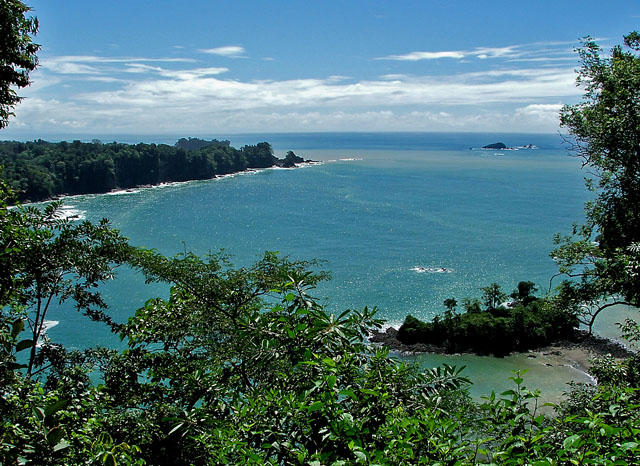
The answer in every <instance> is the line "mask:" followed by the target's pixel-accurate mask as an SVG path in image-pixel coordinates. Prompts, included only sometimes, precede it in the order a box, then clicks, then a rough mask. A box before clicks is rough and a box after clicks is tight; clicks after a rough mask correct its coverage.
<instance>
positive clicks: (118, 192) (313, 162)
mask: <svg viewBox="0 0 640 466" xmlns="http://www.w3.org/2000/svg"><path fill="white" fill-rule="evenodd" d="M324 163H325V162H323V161H318V160H305V161H304V162H299V163H296V164H295V165H294V166H292V167H283V166H280V165H272V166H271V167H264V168H247V169H245V170H241V171H237V172H232V173H226V174H224V175H214V176H213V177H212V178H201V179H193V180H183V181H162V182H160V183H157V184H143V185H138V186H132V187H130V188H119V187H116V188H114V189H112V190H110V191H104V192H96V193H77V194H65V193H62V194H57V195H55V196H52V197H50V198H48V199H42V200H39V201H31V200H25V201H24V202H18V203H16V204H12V205H10V206H8V207H9V208H14V207H16V206H17V205H18V204H19V205H33V204H42V203H46V202H53V201H66V200H70V199H71V200H72V199H74V198H76V197H81V196H117V195H126V194H135V193H138V192H140V191H142V190H147V189H158V188H165V187H171V186H179V185H183V184H187V183H197V182H207V181H220V180H223V179H226V178H234V177H236V176H242V175H253V174H256V173H261V172H263V171H267V170H295V169H297V168H305V167H313V166H316V165H323V164H324Z"/></svg>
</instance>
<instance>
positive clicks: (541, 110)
mask: <svg viewBox="0 0 640 466" xmlns="http://www.w3.org/2000/svg"><path fill="white" fill-rule="evenodd" d="M562 107H563V105H562V104H560V103H558V104H531V105H527V106H525V107H521V108H517V109H516V112H515V114H516V116H519V117H522V118H526V119H529V120H537V121H538V122H542V123H551V124H555V125H558V124H559V122H560V117H559V114H560V109H561V108H562Z"/></svg>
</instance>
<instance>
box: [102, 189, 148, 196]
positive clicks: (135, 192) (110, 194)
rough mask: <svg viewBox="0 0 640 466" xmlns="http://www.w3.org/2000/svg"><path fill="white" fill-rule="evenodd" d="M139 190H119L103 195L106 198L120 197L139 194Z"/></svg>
mask: <svg viewBox="0 0 640 466" xmlns="http://www.w3.org/2000/svg"><path fill="white" fill-rule="evenodd" d="M141 191H142V190H141V189H119V190H117V191H110V192H108V193H105V194H106V195H107V196H122V195H123V194H137V193H139V192H141Z"/></svg>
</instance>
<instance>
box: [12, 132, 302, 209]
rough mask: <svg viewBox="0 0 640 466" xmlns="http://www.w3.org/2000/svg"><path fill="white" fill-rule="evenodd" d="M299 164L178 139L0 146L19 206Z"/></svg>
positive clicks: (264, 148) (264, 151) (250, 149)
mask: <svg viewBox="0 0 640 466" xmlns="http://www.w3.org/2000/svg"><path fill="white" fill-rule="evenodd" d="M301 162H304V160H303V159H302V158H301V157H298V156H296V155H295V154H294V153H293V152H291V151H289V152H288V153H287V155H286V157H285V158H284V159H278V158H277V157H275V156H274V155H273V150H272V148H271V145H270V144H269V143H267V142H260V143H258V144H256V145H246V146H244V147H242V148H240V149H236V148H234V147H232V146H231V145H230V143H229V141H217V140H215V139H214V140H211V141H205V140H202V139H198V138H189V139H185V138H182V139H180V140H178V142H176V144H175V145H174V146H169V145H166V144H142V143H141V144H121V143H116V142H112V143H107V144H103V143H102V142H100V141H97V140H95V141H94V142H91V143H84V142H80V141H73V142H66V141H62V142H59V143H52V142H46V141H42V140H37V141H32V142H15V141H3V142H0V167H3V168H2V170H3V176H4V178H5V179H6V180H7V181H8V183H9V185H10V186H11V187H12V188H13V189H14V190H15V191H16V192H17V193H18V200H20V201H23V202H24V201H27V200H28V201H41V200H44V199H50V198H52V197H54V196H58V195H61V194H86V193H105V192H109V191H111V190H113V189H127V188H133V187H136V186H145V185H156V184H159V183H166V182H172V181H187V180H203V179H209V178H213V177H215V176H217V175H226V174H229V173H235V172H241V171H244V170H247V169H251V168H267V167H272V166H275V165H278V166H282V167H293V166H295V164H296V163H301Z"/></svg>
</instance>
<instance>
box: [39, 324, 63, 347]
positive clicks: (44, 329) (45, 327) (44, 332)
mask: <svg viewBox="0 0 640 466" xmlns="http://www.w3.org/2000/svg"><path fill="white" fill-rule="evenodd" d="M59 323H60V321H58V320H45V321H44V322H43V323H42V333H41V334H40V339H39V340H38V342H37V343H36V347H37V348H39V347H41V346H42V344H43V343H44V340H45V339H46V338H47V330H49V329H51V328H53V327H55V326H56V325H58V324H59Z"/></svg>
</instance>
